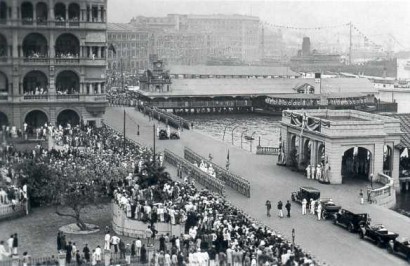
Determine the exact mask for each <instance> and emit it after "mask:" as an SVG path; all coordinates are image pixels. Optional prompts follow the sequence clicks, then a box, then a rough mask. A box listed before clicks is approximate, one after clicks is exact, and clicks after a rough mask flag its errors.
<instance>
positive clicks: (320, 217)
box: [317, 203, 322, 221]
mask: <svg viewBox="0 0 410 266" xmlns="http://www.w3.org/2000/svg"><path fill="white" fill-rule="evenodd" d="M317 219H318V221H320V219H322V204H320V203H319V204H318V205H317Z"/></svg>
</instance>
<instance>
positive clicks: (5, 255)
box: [0, 241, 11, 261]
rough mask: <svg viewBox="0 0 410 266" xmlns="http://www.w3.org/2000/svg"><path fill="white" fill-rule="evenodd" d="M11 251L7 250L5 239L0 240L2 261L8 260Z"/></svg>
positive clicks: (0, 258)
mask: <svg viewBox="0 0 410 266" xmlns="http://www.w3.org/2000/svg"><path fill="white" fill-rule="evenodd" d="M10 255H11V253H9V252H7V251H6V247H5V246H4V241H0V261H2V260H6V259H7V258H8V257H10Z"/></svg>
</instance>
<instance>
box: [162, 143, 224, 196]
mask: <svg viewBox="0 0 410 266" xmlns="http://www.w3.org/2000/svg"><path fill="white" fill-rule="evenodd" d="M164 160H165V161H166V162H168V163H169V164H171V165H173V166H175V167H177V166H178V165H179V166H181V168H182V171H183V172H185V173H187V174H188V175H189V176H190V177H192V178H194V179H195V180H196V182H198V183H199V184H201V185H203V186H204V187H205V188H207V189H209V190H211V191H213V192H216V193H219V194H221V195H222V196H224V195H225V186H224V183H223V182H222V181H220V180H218V179H216V178H214V177H213V176H211V175H209V174H207V173H205V172H203V171H202V170H201V169H199V168H198V167H196V166H194V165H193V164H192V163H190V162H189V161H187V160H185V159H184V158H181V157H179V156H178V155H176V154H174V153H173V152H171V151H169V150H167V149H165V151H164Z"/></svg>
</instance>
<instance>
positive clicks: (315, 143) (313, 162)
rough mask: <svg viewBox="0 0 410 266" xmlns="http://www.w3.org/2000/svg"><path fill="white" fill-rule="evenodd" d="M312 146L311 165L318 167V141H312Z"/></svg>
mask: <svg viewBox="0 0 410 266" xmlns="http://www.w3.org/2000/svg"><path fill="white" fill-rule="evenodd" d="M311 141H312V146H311V147H310V165H317V155H318V150H317V149H318V146H319V145H318V141H317V140H311Z"/></svg>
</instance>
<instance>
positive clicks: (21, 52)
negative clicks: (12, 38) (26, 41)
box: [19, 44, 24, 58]
mask: <svg viewBox="0 0 410 266" xmlns="http://www.w3.org/2000/svg"><path fill="white" fill-rule="evenodd" d="M19 51H20V57H21V58H23V57H24V53H23V44H22V45H19Z"/></svg>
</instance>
